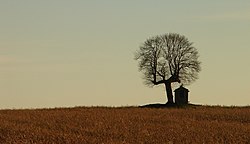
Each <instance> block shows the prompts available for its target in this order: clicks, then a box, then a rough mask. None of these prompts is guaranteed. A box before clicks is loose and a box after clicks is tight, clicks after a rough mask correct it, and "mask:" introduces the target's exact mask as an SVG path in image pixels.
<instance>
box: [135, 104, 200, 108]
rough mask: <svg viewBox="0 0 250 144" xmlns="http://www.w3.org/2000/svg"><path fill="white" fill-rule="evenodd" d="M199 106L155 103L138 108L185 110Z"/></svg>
mask: <svg viewBox="0 0 250 144" xmlns="http://www.w3.org/2000/svg"><path fill="white" fill-rule="evenodd" d="M197 106H201V105H197V104H184V105H178V104H175V103H166V104H161V103H155V104H146V105H142V106H139V107H140V108H187V107H197Z"/></svg>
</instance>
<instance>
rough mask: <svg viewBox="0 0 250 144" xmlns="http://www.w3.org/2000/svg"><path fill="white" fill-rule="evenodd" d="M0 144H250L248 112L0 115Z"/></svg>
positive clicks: (74, 110)
mask: <svg viewBox="0 0 250 144" xmlns="http://www.w3.org/2000/svg"><path fill="white" fill-rule="evenodd" d="M0 143H69V144H74V143H76V144H81V143H108V144H110V143H154V144H155V143H165V144H168V143H169V144H175V143H211V144H216V143H220V144H224V143H225V144H230V143H233V144H235V143H250V108H237V107H235V108H223V107H203V106H201V107H192V108H179V109H178V108H165V109H156V108H101V107H99V108H97V107H93V108H70V109H63V108H62V109H37V110H1V111H0Z"/></svg>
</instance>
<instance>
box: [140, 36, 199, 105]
mask: <svg viewBox="0 0 250 144" xmlns="http://www.w3.org/2000/svg"><path fill="white" fill-rule="evenodd" d="M192 45H193V43H192V42H189V41H188V39H187V38H186V37H185V36H183V35H180V34H177V33H169V34H164V35H159V36H155V37H151V38H149V39H147V40H146V41H145V42H144V43H143V44H142V45H141V46H140V49H139V50H138V51H137V52H136V53H135V60H137V61H138V62H139V71H142V72H143V74H144V79H145V84H146V85H149V86H154V85H159V84H164V85H165V88H166V94H167V99H168V102H167V103H169V104H172V103H173V92H172V87H171V84H172V83H174V82H178V83H183V84H190V83H191V82H193V81H194V80H196V79H197V78H198V72H199V71H200V70H201V67H200V61H198V57H199V55H198V51H197V49H196V48H195V47H193V46H192Z"/></svg>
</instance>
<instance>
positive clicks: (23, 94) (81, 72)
mask: <svg viewBox="0 0 250 144" xmlns="http://www.w3.org/2000/svg"><path fill="white" fill-rule="evenodd" d="M0 18H1V23H0V101H1V103H0V108H31V107H32V108H36V107H64V106H90V105H105V106H121V105H123V106H125V105H141V104H145V103H155V102H161V103H165V101H166V96H165V91H164V87H163V86H157V87H154V88H148V87H146V86H145V85H143V80H142V74H141V73H139V72H138V68H137V62H136V61H134V60H133V57H134V55H133V54H134V52H135V51H136V50H137V49H138V47H139V45H140V44H141V43H143V42H144V41H145V40H146V39H147V38H148V37H150V36H154V35H158V34H164V33H169V32H176V33H180V34H183V35H185V36H186V37H188V38H189V40H190V41H192V42H194V46H195V47H196V48H197V49H198V51H199V53H200V60H201V61H202V71H201V72H200V75H199V77H200V78H199V79H198V80H197V81H196V82H194V83H193V84H191V85H189V86H187V87H188V88H189V89H190V101H191V102H192V103H200V104H213V105H216V104H220V105H248V104H250V95H249V90H250V87H249V81H250V76H249V73H250V68H249V66H248V65H249V62H250V57H249V54H250V42H249V38H250V2H249V1H248V0H239V1H235V0H220V1H198V0H190V1H184V0H182V1H170V0H156V1H152V0H134V1H132V0H131V1H118V0H105V1H103V0H84V1H83V0H72V1H68V0H44V1H35V0H22V1H20V0H11V1H8V0H3V1H0Z"/></svg>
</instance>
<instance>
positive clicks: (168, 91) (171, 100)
mask: <svg viewBox="0 0 250 144" xmlns="http://www.w3.org/2000/svg"><path fill="white" fill-rule="evenodd" d="M165 88H166V94H167V100H168V101H167V103H168V104H173V103H174V97H173V92H172V87H171V82H166V83H165Z"/></svg>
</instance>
